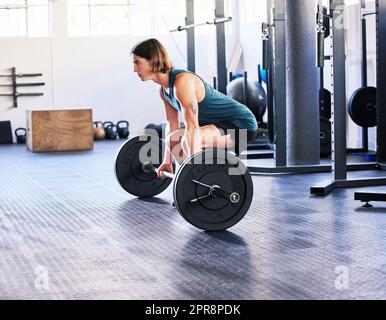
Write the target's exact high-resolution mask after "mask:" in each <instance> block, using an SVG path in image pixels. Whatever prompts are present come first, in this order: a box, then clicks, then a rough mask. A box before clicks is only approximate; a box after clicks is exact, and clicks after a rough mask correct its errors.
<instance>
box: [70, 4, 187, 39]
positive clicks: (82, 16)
mask: <svg viewBox="0 0 386 320" xmlns="http://www.w3.org/2000/svg"><path fill="white" fill-rule="evenodd" d="M68 19H69V29H68V34H69V36H71V37H82V36H98V35H124V34H126V35H132V36H157V35H164V34H168V32H169V29H171V28H173V27H174V26H178V25H183V24H185V1H184V0H68Z"/></svg>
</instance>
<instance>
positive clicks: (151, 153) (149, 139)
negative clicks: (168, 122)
mask: <svg viewBox="0 0 386 320" xmlns="http://www.w3.org/2000/svg"><path fill="white" fill-rule="evenodd" d="M164 150H165V143H164V141H163V140H162V139H159V138H158V137H156V136H151V135H142V136H138V137H135V138H132V139H130V140H128V141H127V142H125V143H124V144H123V145H122V146H121V148H120V149H119V151H118V153H117V157H116V162H115V175H116V177H117V180H118V182H119V184H120V185H121V186H122V188H123V189H124V190H125V191H127V192H128V193H130V194H132V195H134V196H137V197H140V198H148V197H153V196H156V195H159V194H160V193H162V192H163V191H164V190H166V189H167V188H168V186H169V185H170V184H171V182H172V181H174V186H173V198H174V203H175V206H176V208H177V210H178V211H179V213H180V214H181V216H182V217H183V218H184V219H185V220H186V221H188V222H189V223H191V224H192V225H194V226H196V227H197V228H200V229H203V230H206V231H222V230H226V229H228V228H230V227H232V226H234V225H235V224H237V223H238V222H239V221H240V220H241V219H242V218H243V217H244V216H245V214H246V213H247V212H248V210H249V208H250V205H251V203H252V198H253V183H252V178H251V175H250V173H249V171H248V169H247V167H246V166H245V165H244V163H243V162H242V161H241V160H240V159H239V158H238V157H236V156H235V155H234V154H233V153H229V152H226V151H225V150H224V149H217V148H211V149H205V150H202V151H200V152H198V153H196V154H194V155H193V156H191V157H189V158H188V159H186V160H185V161H184V162H183V163H182V164H181V166H180V168H179V169H178V170H177V173H176V174H172V173H170V172H163V173H164V175H165V176H166V178H165V179H161V178H158V176H157V168H158V167H159V165H160V163H161V162H162V159H163V153H164ZM174 169H175V167H174Z"/></svg>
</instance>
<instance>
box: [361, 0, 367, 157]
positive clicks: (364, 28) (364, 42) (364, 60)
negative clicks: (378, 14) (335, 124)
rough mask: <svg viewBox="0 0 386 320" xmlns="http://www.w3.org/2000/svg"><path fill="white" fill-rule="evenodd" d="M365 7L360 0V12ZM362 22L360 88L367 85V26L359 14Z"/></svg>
mask: <svg viewBox="0 0 386 320" xmlns="http://www.w3.org/2000/svg"><path fill="white" fill-rule="evenodd" d="M365 9H366V0H361V12H363V10H365ZM361 20H362V21H361V22H362V68H361V69H362V88H364V87H367V26H366V17H365V16H364V15H363V14H361ZM362 148H363V149H364V151H365V152H367V151H369V129H368V128H362Z"/></svg>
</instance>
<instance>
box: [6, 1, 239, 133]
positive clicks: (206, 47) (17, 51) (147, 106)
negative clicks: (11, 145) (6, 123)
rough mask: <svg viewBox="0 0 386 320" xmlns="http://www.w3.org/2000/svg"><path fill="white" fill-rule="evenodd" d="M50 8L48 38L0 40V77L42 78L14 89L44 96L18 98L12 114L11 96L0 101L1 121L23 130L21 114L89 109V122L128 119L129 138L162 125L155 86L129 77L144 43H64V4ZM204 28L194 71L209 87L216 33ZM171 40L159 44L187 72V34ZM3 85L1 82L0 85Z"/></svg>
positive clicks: (103, 39)
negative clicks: (39, 84) (34, 84)
mask: <svg viewBox="0 0 386 320" xmlns="http://www.w3.org/2000/svg"><path fill="white" fill-rule="evenodd" d="M181 1H182V0H181ZM52 6H53V7H52V14H53V20H52V21H53V36H52V38H51V39H36V38H30V39H23V38H0V48H1V50H0V73H9V72H10V70H9V68H11V67H13V66H14V67H16V71H17V73H43V77H40V78H30V79H28V78H23V79H18V81H19V82H22V81H25V82H26V81H32V82H37V81H39V82H41V81H42V82H45V83H46V85H45V86H44V87H29V88H19V89H18V90H19V92H43V93H44V96H42V97H21V98H19V99H18V101H19V107H18V108H17V109H15V108H13V107H12V104H13V101H12V97H0V120H11V122H12V128H13V129H15V128H17V127H25V125H26V122H25V113H26V110H30V109H63V108H92V109H93V118H94V121H99V120H101V121H108V120H109V121H114V122H116V121H118V120H128V121H129V122H130V128H131V131H133V133H134V132H138V131H140V130H142V129H143V128H144V127H145V125H146V124H148V123H150V122H161V121H162V120H163V119H164V112H163V104H162V102H161V100H160V99H159V95H158V87H157V86H156V85H154V83H149V82H148V83H141V81H140V80H139V79H138V78H137V77H136V75H135V74H134V73H133V72H132V63H131V58H130V55H129V52H130V49H131V47H132V46H134V45H135V44H136V43H137V42H139V41H141V40H144V38H139V37H130V36H99V37H85V38H69V37H67V14H66V12H67V7H66V1H53V2H52ZM233 7H237V6H236V5H233ZM204 9H205V8H204ZM232 25H233V26H232V27H231V28H236V25H237V21H236V22H232ZM208 28H212V30H213V32H210V34H208V35H200V36H199V37H197V39H196V66H197V72H198V73H199V74H200V75H201V76H202V77H203V78H204V79H205V80H206V81H208V82H209V83H212V77H213V76H214V72H216V42H215V32H214V29H215V28H214V27H208ZM173 36H174V39H173V38H172V37H171V36H169V35H168V36H164V37H159V38H158V39H159V40H160V41H161V42H162V43H163V44H164V45H165V46H166V47H167V49H168V50H169V53H170V55H171V57H172V59H173V62H174V64H175V66H176V67H177V68H186V60H185V59H184V56H185V57H186V33H185V32H181V33H174V34H173ZM236 36H237V32H236V31H232V33H231V35H230V36H229V37H228V39H227V48H228V52H229V53H230V52H231V51H232V47H233V46H234V45H235V43H236V41H237V40H234V37H236ZM176 42H177V44H178V46H179V48H178V47H177V46H176ZM179 49H182V51H183V55H181V52H180V50H179ZM6 81H7V79H6V78H3V79H1V80H0V82H1V83H5V82H6ZM0 90H1V92H2V93H6V92H9V91H10V90H9V88H7V89H6V88H0Z"/></svg>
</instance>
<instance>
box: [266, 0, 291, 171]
mask: <svg viewBox="0 0 386 320" xmlns="http://www.w3.org/2000/svg"><path fill="white" fill-rule="evenodd" d="M285 5H286V4H285V0H274V2H273V6H274V8H272V9H273V14H272V15H273V17H272V18H273V24H274V45H273V52H274V54H273V56H274V61H273V63H274V67H273V69H274V71H273V77H274V81H273V82H274V88H273V90H274V110H275V115H274V117H275V135H276V166H277V167H285V166H287V98H286V91H287V84H286V81H287V71H286V35H285V33H286V27H285ZM268 7H270V6H268Z"/></svg>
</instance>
